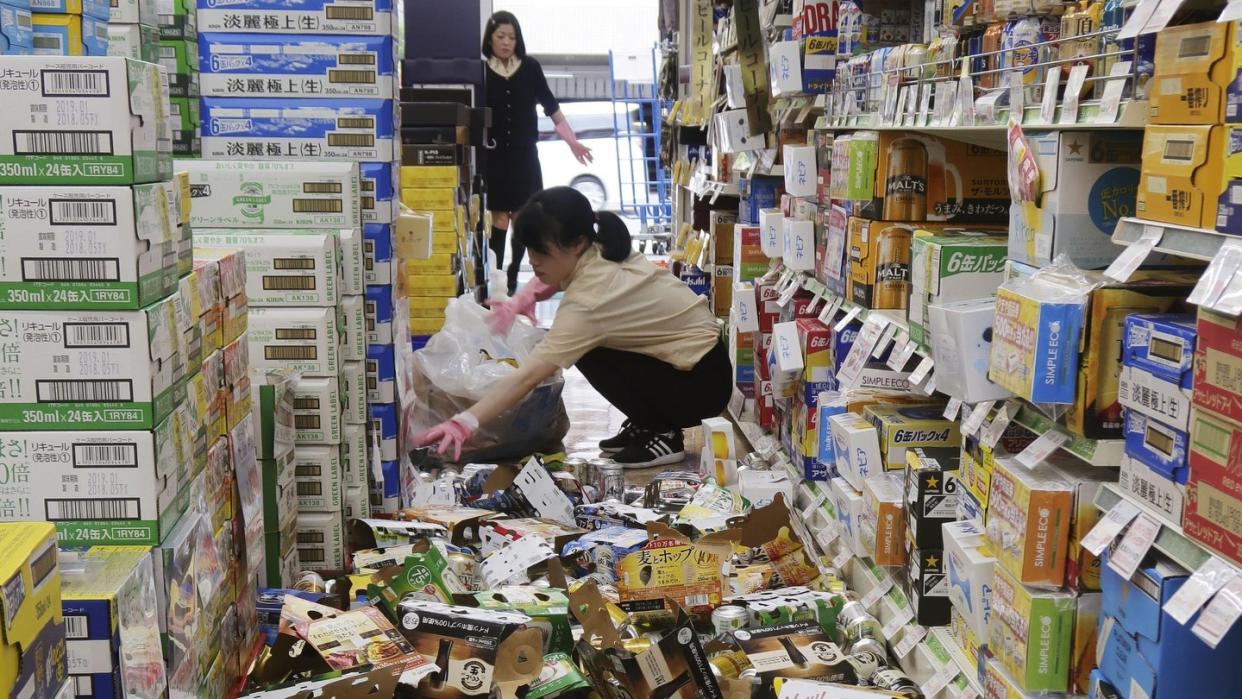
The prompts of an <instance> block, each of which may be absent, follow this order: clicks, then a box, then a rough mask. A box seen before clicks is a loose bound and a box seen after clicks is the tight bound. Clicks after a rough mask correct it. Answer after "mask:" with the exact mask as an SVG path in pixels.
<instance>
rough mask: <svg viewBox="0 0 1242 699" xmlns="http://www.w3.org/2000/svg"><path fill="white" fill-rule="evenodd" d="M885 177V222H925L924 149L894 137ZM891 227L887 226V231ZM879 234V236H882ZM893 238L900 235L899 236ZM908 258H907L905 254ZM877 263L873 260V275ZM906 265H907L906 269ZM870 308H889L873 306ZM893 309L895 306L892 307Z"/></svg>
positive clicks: (914, 141)
mask: <svg viewBox="0 0 1242 699" xmlns="http://www.w3.org/2000/svg"><path fill="white" fill-rule="evenodd" d="M887 156H888V175H887V177H885V180H884V220H885V221H925V220H927V170H928V155H927V146H925V145H923V142H922V141H920V140H919V139H917V138H909V137H904V138H898V139H895V140H894V141H893V142H892V144H891V145H889V147H888V153H887ZM893 228H895V227H893V226H889V227H886V228H885V229H884V231H888V230H890V229H893ZM897 228H898V230H901V231H905V235H906V249H907V252H908V251H909V248H910V231H909V229H906V228H899V227H897ZM884 231H882V232H881V233H880V234H879V235H881V236H884V235H885V233H884ZM894 235H900V234H899V233H897V234H894ZM907 256H908V255H907ZM879 265H880V261H879V260H877V261H876V267H877V276H878V269H879ZM908 269H909V266H908V265H907V270H908ZM873 308H889V307H888V306H873ZM892 308H897V306H892Z"/></svg>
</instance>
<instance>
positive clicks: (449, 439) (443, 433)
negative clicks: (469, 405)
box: [414, 412, 479, 461]
mask: <svg viewBox="0 0 1242 699" xmlns="http://www.w3.org/2000/svg"><path fill="white" fill-rule="evenodd" d="M478 430H479V420H478V418H476V417H475V416H474V415H472V414H470V413H469V412H462V413H458V414H456V415H454V416H453V417H452V418H450V419H448V420H445V421H444V422H441V423H440V424H438V425H436V426H435V427H432V428H431V429H429V430H427V431H426V432H423V433H422V434H420V435H418V436H417V437H415V438H414V444H415V445H417V446H420V447H425V446H427V445H429V444H434V443H436V442H437V441H438V442H440V445H439V446H438V447H436V453H438V454H441V455H443V454H447V453H448V450H449V449H450V448H451V449H452V450H453V460H455V461H460V460H461V447H462V445H463V444H465V443H466V442H467V441H469V440H470V437H471V436H472V435H473V434H474V433H475V432H477V431H478Z"/></svg>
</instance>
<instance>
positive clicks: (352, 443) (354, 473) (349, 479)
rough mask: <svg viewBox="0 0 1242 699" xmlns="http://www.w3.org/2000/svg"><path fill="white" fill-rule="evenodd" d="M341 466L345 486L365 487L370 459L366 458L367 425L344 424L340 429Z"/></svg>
mask: <svg viewBox="0 0 1242 699" xmlns="http://www.w3.org/2000/svg"><path fill="white" fill-rule="evenodd" d="M341 434H342V437H341V468H342V469H343V471H344V473H345V485H346V486H355V485H356V486H362V488H363V489H366V487H367V473H369V472H370V471H371V460H370V459H369V458H367V455H368V454H369V453H370V450H369V449H367V426H366V425H351V424H346V425H345V426H344V428H343V429H342V430H341Z"/></svg>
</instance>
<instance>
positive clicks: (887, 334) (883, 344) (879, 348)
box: [871, 324, 897, 359]
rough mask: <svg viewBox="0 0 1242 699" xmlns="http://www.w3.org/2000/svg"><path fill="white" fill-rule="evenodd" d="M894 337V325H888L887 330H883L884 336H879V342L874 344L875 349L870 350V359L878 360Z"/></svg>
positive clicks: (895, 333)
mask: <svg viewBox="0 0 1242 699" xmlns="http://www.w3.org/2000/svg"><path fill="white" fill-rule="evenodd" d="M896 335H897V325H896V324H890V325H889V326H888V327H887V328H884V334H883V335H881V336H880V341H879V342H877V343H875V349H873V350H871V358H872V359H879V358H880V357H882V356H884V350H886V349H888V345H889V343H891V342H892V341H893V338H894V337H896Z"/></svg>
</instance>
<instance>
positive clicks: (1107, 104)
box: [1095, 61, 1134, 124]
mask: <svg viewBox="0 0 1242 699" xmlns="http://www.w3.org/2000/svg"><path fill="white" fill-rule="evenodd" d="M1132 65H1134V63H1133V62H1132V61H1121V62H1120V63H1114V64H1113V67H1112V69H1111V70H1109V71H1108V80H1106V81H1104V94H1103V95H1102V96H1101V97H1100V111H1099V112H1098V113H1097V114H1096V115H1095V123H1097V124H1112V123H1114V122H1116V121H1117V114H1118V112H1120V111H1121V98H1122V96H1123V95H1124V94H1125V90H1126V80H1127V79H1128V78H1129V77H1130V66H1132Z"/></svg>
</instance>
